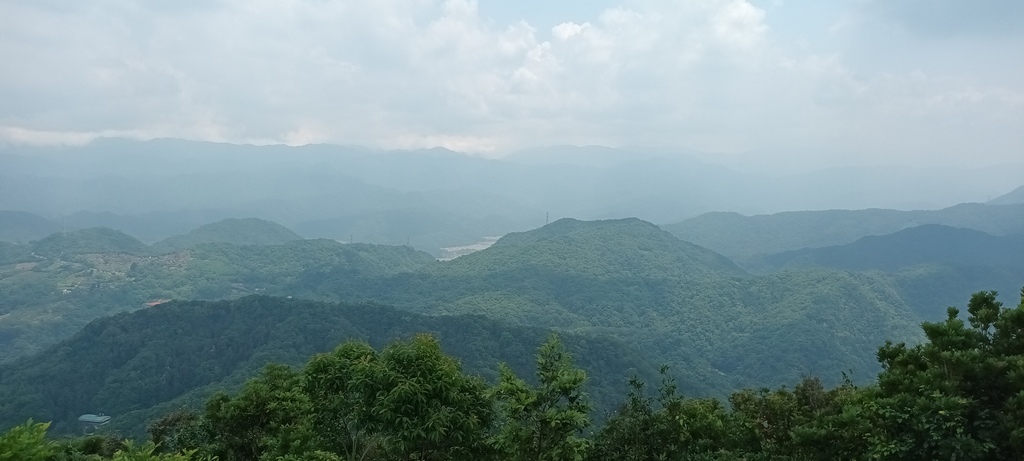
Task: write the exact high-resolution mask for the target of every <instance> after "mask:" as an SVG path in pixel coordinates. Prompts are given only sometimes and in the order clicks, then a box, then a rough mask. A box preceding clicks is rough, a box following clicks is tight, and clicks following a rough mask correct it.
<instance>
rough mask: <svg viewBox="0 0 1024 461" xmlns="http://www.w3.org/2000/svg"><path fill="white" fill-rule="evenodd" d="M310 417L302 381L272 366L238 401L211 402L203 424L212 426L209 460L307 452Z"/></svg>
mask: <svg viewBox="0 0 1024 461" xmlns="http://www.w3.org/2000/svg"><path fill="white" fill-rule="evenodd" d="M309 412H310V410H309V399H308V398H307V397H306V395H305V394H303V393H302V392H301V375H300V374H298V373H296V372H295V371H294V370H292V369H290V368H288V367H286V366H283V365H276V364H271V365H268V366H267V367H266V368H265V369H264V370H263V372H262V373H261V375H260V376H259V377H257V378H254V379H252V380H250V381H248V382H247V383H246V384H245V387H243V388H242V390H241V391H240V392H239V393H238V394H236V395H235V396H229V395H227V394H223V393H220V394H217V395H214V396H213V397H211V398H210V400H209V401H208V402H207V404H206V411H205V413H204V415H203V419H204V422H203V424H206V425H208V427H207V430H208V431H209V437H210V440H211V447H210V450H211V451H212V453H211V454H214V455H217V456H218V457H219V458H220V460H221V461H249V460H258V459H264V458H271V459H272V458H274V457H276V456H279V455H284V454H287V453H292V452H303V451H305V450H306V449H307V445H308V439H309V434H308V430H307V427H308V426H307V421H308V415H309ZM193 448H199V447H193Z"/></svg>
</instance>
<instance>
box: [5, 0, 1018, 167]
mask: <svg viewBox="0 0 1024 461" xmlns="http://www.w3.org/2000/svg"><path fill="white" fill-rule="evenodd" d="M0 63H2V66H3V67H2V69H3V71H2V72H0V101H2V103H0V140H2V141H4V142H7V143H81V142H85V141H88V140H90V139H93V138H95V137H97V136H123V137H131V138H140V139H149V138H154V137H180V138H187V139H199V140H214V141H228V142H249V143H288V144H305V143H339V144H359V145H366V146H371V147H383V148H414V147H431V146H444V147H448V148H452V149H456V150H461V151H468V152H474V153H478V154H483V155H489V156H497V155H501V154H502V153H504V152H509V151H512V150H515V149H518V148H523V147H531V146H540V145H552V144H601V145H610V146H637V145H643V146H676V147H685V148H690V149H696V150H700V151H704V152H708V153H721V154H722V155H727V154H740V155H746V156H761V157H762V158H776V157H777V158H779V159H783V158H784V159H787V160H793V159H801V160H807V161H816V162H819V163H835V164H886V163H905V164H917V163H928V164H966V163H970V164H974V165H979V164H986V165H988V164H998V163H1003V162H1020V161H1024V2H1022V1H1020V0H977V1H967V0H830V1H821V0H664V1H663V0H621V1H615V0H545V1H541V0H518V1H509V0H478V1H472V0H372V1H369V0H362V1H352V0H225V1H205V0H173V1H172V0H162V1H160V0H153V1H137V0H91V1H80V0H33V1H23V0H0ZM773 156H774V157H773Z"/></svg>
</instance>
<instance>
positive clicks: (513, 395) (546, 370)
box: [492, 335, 591, 461]
mask: <svg viewBox="0 0 1024 461" xmlns="http://www.w3.org/2000/svg"><path fill="white" fill-rule="evenodd" d="M586 379H587V375H586V373H585V372H584V371H583V370H582V369H579V368H576V367H575V366H574V365H573V363H572V358H571V357H570V356H569V353H568V352H566V351H565V348H564V347H563V346H562V343H561V341H560V340H559V339H558V337H557V336H554V335H553V336H552V337H551V338H550V339H549V340H548V341H547V342H545V343H544V344H543V345H542V346H541V347H540V349H539V351H538V353H537V381H538V387H536V388H534V387H531V386H530V385H529V384H527V383H526V382H525V381H523V380H522V379H521V378H519V377H517V376H516V375H515V373H513V372H512V370H511V369H510V368H508V366H506V365H504V364H502V365H501V367H500V374H499V378H498V384H497V386H496V387H495V388H494V389H493V390H492V392H493V394H492V395H493V396H494V397H495V399H496V401H497V404H498V411H499V414H500V417H501V421H500V429H499V432H498V433H497V435H496V436H495V439H494V442H495V445H496V447H497V448H498V449H499V450H500V451H501V452H502V454H503V455H504V457H503V458H502V459H510V460H516V461H578V460H581V459H583V456H584V454H585V451H586V448H587V446H588V443H587V440H586V439H584V438H583V437H581V433H582V431H583V430H584V429H586V428H587V427H589V426H590V417H589V412H590V409H591V407H590V403H589V402H588V401H587V397H586V394H584V393H583V390H582V388H583V383H584V382H585V381H586Z"/></svg>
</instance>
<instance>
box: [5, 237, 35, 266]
mask: <svg viewBox="0 0 1024 461" xmlns="http://www.w3.org/2000/svg"><path fill="white" fill-rule="evenodd" d="M35 259H36V258H35V257H34V256H32V247H31V246H29V245H19V244H17V243H8V242H0V266H4V265H7V264H16V263H23V262H29V261H34V260H35Z"/></svg>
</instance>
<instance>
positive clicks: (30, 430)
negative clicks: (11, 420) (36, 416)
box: [0, 420, 53, 461]
mask: <svg viewBox="0 0 1024 461" xmlns="http://www.w3.org/2000/svg"><path fill="white" fill-rule="evenodd" d="M49 427H50V424H49V423H33V422H32V420H29V421H28V422H27V423H25V424H22V425H20V426H15V427H13V428H11V429H10V430H9V431H7V433H6V434H3V435H0V461H45V460H46V459H48V458H49V457H50V456H51V455H52V454H53V447H52V446H51V445H50V444H49V443H48V442H47V441H46V429H47V428H49Z"/></svg>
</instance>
